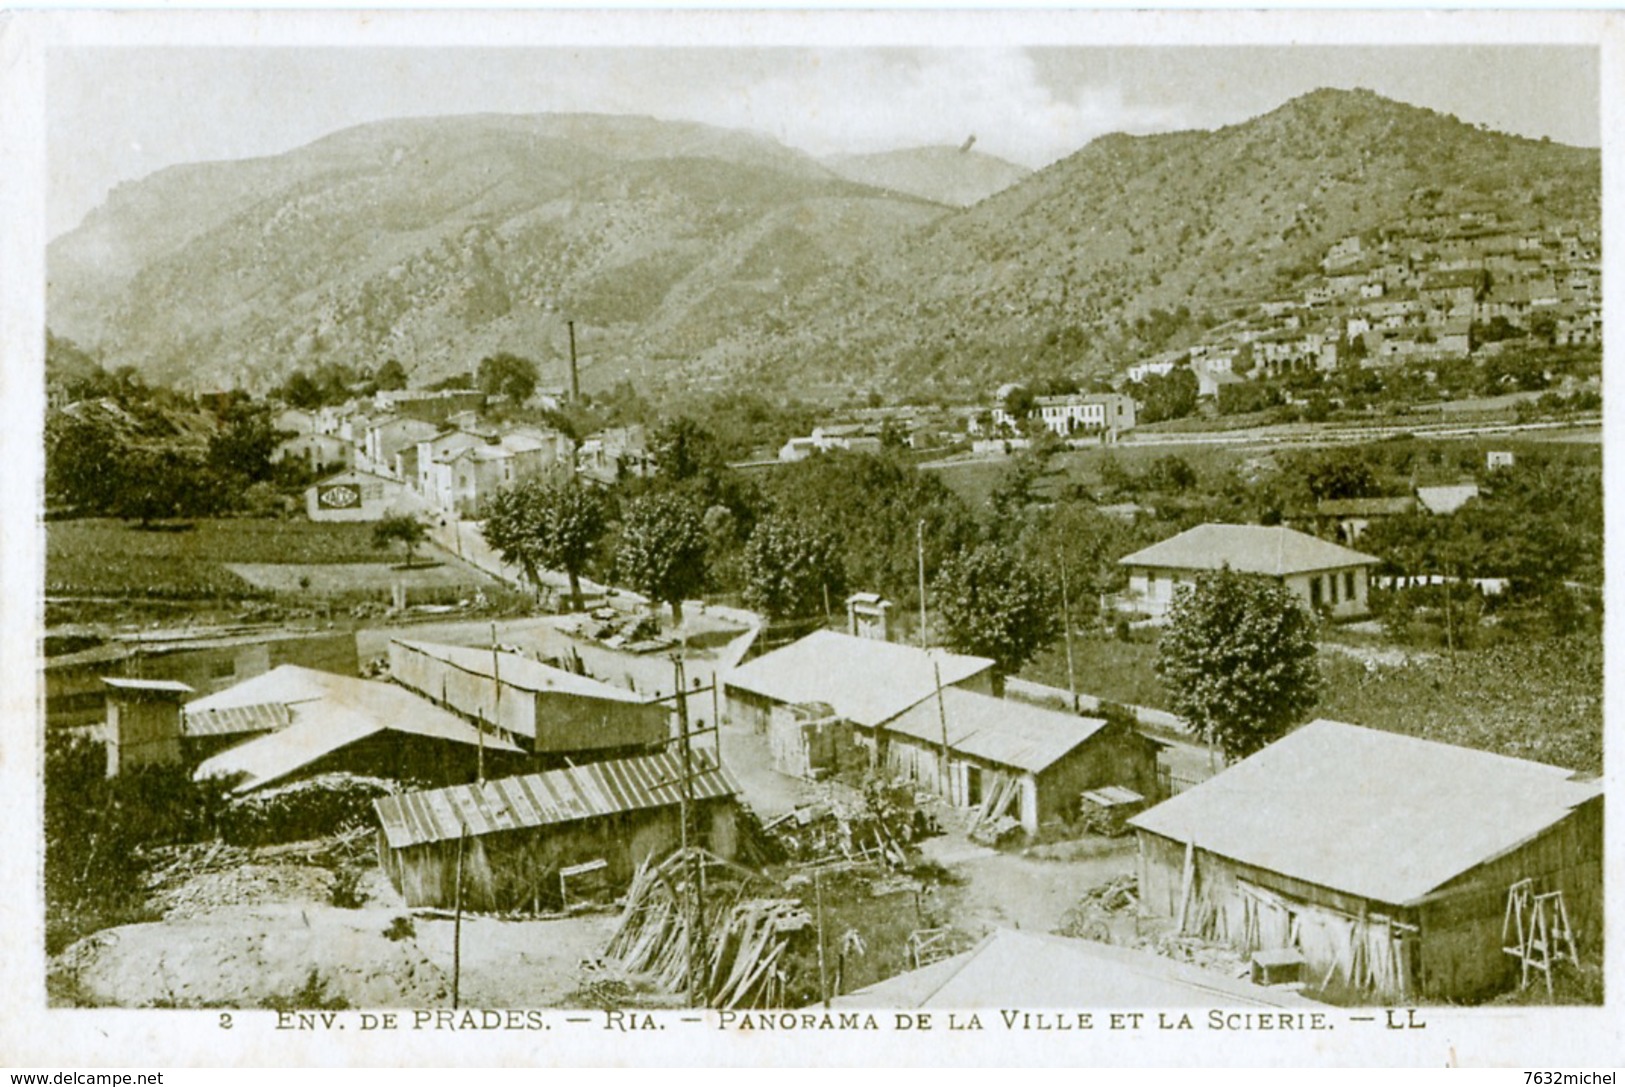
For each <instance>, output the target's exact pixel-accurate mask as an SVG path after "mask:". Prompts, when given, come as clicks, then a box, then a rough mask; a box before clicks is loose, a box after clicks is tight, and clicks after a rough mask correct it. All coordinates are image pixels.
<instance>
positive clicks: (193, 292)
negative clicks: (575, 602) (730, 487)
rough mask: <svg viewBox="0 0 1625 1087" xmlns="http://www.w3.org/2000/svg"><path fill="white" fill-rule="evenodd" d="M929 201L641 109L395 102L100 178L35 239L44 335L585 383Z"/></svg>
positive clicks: (149, 351) (265, 364)
mask: <svg viewBox="0 0 1625 1087" xmlns="http://www.w3.org/2000/svg"><path fill="white" fill-rule="evenodd" d="M945 211H946V209H945V208H943V207H942V206H940V205H937V204H934V203H930V202H927V201H925V200H922V199H920V198H918V197H913V196H907V195H902V194H898V193H895V192H886V191H882V190H879V189H876V188H873V187H871V186H867V185H862V184H859V183H856V182H853V181H849V180H846V179H844V178H842V177H839V176H837V175H836V174H835V173H834V172H832V171H830V170H829V169H828V168H827V167H825V166H823V165H821V164H819V163H818V162H817V161H816V160H814V159H813V158H811V157H810V156H807V155H804V154H802V153H800V152H796V151H792V150H790V149H788V148H786V147H783V146H782V145H779V144H777V143H774V142H773V141H771V140H767V139H764V138H762V137H758V136H754V135H750V134H746V133H741V132H733V131H729V130H725V129H717V128H712V127H709V126H705V125H698V124H687V123H673V122H662V121H655V120H651V119H648V118H639V117H609V116H596V115H542V116H529V117H509V116H487V115H481V116H471V117H441V118H425V119H409V120H399V121H389V122H381V123H377V124H370V125H364V126H361V127H358V128H353V129H348V130H345V131H343V132H339V133H335V134H334V135H331V136H328V137H326V138H324V139H321V140H318V141H316V142H315V143H312V144H310V145H308V146H306V147H303V148H300V149H297V150H295V151H292V152H289V153H287V154H283V155H277V156H272V157H268V158H262V159H256V160H251V161H246V162H217V163H203V164H197V165H188V166H179V167H173V168H171V169H167V170H164V171H161V172H159V173H157V174H154V175H153V176H151V177H148V178H146V179H143V180H141V181H138V182H133V183H127V184H124V185H121V186H119V187H118V188H117V189H115V190H114V191H113V192H112V193H111V194H110V195H109V197H108V199H107V201H106V202H105V203H104V204H103V205H102V206H101V207H99V208H98V209H96V210H95V211H94V212H93V213H92V214H90V215H89V216H87V217H86V219H85V221H84V222H83V223H82V224H81V225H80V226H79V227H78V228H77V229H75V230H73V231H71V232H69V233H68V234H66V235H64V236H62V237H60V238H58V239H57V240H56V241H55V242H53V243H52V244H51V246H50V248H49V250H48V252H47V263H48V287H47V306H48V316H49V322H50V326H51V331H52V333H53V334H55V335H58V336H64V337H67V338H70V339H72V340H73V341H74V342H76V343H78V344H80V345H82V346H84V347H86V348H89V349H94V350H96V351H98V352H99V353H100V355H101V357H102V358H103V361H104V362H105V363H106V364H107V365H108V366H109V367H117V366H121V365H131V366H135V367H137V368H138V369H140V370H141V371H142V372H143V373H145V374H146V375H147V376H148V377H149V378H150V379H157V380H163V381H168V382H172V383H178V384H182V385H186V386H191V387H195V388H208V387H218V386H222V385H231V384H240V385H243V386H244V387H248V388H264V387H266V386H268V385H270V384H272V383H274V382H275V381H276V380H277V379H279V378H280V377H282V376H284V375H286V374H287V373H288V372H289V371H291V370H292V369H294V368H296V367H301V366H313V365H316V364H319V363H321V362H324V361H339V362H345V363H348V364H351V365H370V366H375V365H378V364H381V363H382V362H384V361H385V360H386V359H388V358H392V357H393V358H398V359H399V360H400V361H401V362H402V363H403V364H404V365H405V366H406V367H407V369H408V371H409V373H411V375H412V378H413V380H414V382H415V383H418V382H423V381H427V380H429V379H432V378H436V377H442V376H445V375H447V374H449V373H451V372H454V371H463V370H467V369H469V368H471V367H472V366H473V365H474V364H475V363H476V362H477V361H478V359H479V358H480V357H482V356H483V355H485V354H489V353H491V352H494V351H498V350H510V351H514V352H515V353H519V354H524V355H528V356H530V357H533V358H537V359H538V361H541V362H543V363H544V364H545V365H546V366H547V367H549V372H548V373H546V374H544V380H546V379H547V377H549V376H552V377H558V378H562V374H563V357H564V353H565V350H566V349H565V348H564V346H563V345H564V343H565V329H564V322H565V319H566V318H567V317H568V318H571V319H573V320H575V322H576V324H577V332H578V337H579V339H580V341H581V349H582V351H583V353H584V355H585V356H586V358H585V362H586V371H587V373H588V375H589V379H590V377H591V375H592V373H593V370H594V367H595V366H596V367H597V368H598V369H599V370H600V371H602V372H603V373H604V374H606V375H607V374H609V373H611V372H612V371H615V370H616V369H617V368H618V367H619V368H625V369H627V370H628V372H632V370H633V369H634V368H635V367H636V366H638V365H648V364H649V362H650V360H654V361H655V362H658V360H659V359H661V358H666V357H672V356H679V355H684V354H687V353H692V352H694V351H696V350H698V349H700V348H703V347H707V346H709V345H711V344H713V343H714V342H716V340H717V339H718V338H719V337H720V336H721V335H722V334H723V332H725V331H726V330H727V329H728V328H730V327H732V326H733V325H735V324H737V323H739V322H740V321H742V320H743V319H744V318H745V317H746V316H754V315H756V314H758V313H760V312H761V311H763V310H764V309H765V308H767V307H770V306H772V305H773V304H775V303H776V302H777V301H778V300H779V299H780V298H782V297H783V296H784V295H785V294H786V293H793V292H796V291H799V290H800V289H802V288H803V286H804V285H805V284H807V283H809V282H811V281H812V280H813V279H815V278H817V276H818V275H820V274H822V273H823V272H825V271H826V270H828V269H829V268H830V267H832V266H837V265H840V264H842V263H844V262H845V261H847V260H850V259H851V258H853V257H854V256H855V255H857V254H858V253H859V252H861V251H863V250H864V249H866V248H867V247H869V246H872V245H880V244H885V243H886V242H887V241H888V240H889V239H891V238H892V237H894V236H896V235H898V234H900V233H904V232H907V231H910V230H912V229H915V228H917V227H919V226H922V225H924V224H926V223H928V222H930V221H931V220H933V219H935V218H937V217H938V216H940V215H942V214H944V213H945Z"/></svg>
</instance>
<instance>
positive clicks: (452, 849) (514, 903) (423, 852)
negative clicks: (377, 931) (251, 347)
mask: <svg viewBox="0 0 1625 1087" xmlns="http://www.w3.org/2000/svg"><path fill="white" fill-rule="evenodd" d="M690 758H691V764H690V773H689V776H690V780H691V784H690V786H689V788H690V797H691V799H692V803H693V811H692V814H691V816H690V833H691V835H692V836H693V837H692V838H691V840H690V843H689V844H691V845H700V846H703V847H704V848H706V849H709V850H710V851H711V852H712V853H714V854H716V855H717V856H719V857H722V858H723V859H732V858H733V857H734V856H736V855H737V853H738V836H739V832H740V827H739V825H738V823H737V821H736V820H737V815H738V812H739V804H738V801H737V799H736V797H737V795H738V793H739V785H738V784H737V783H736V782H735V781H734V779H733V775H731V774H730V773H729V772H728V771H727V770H726V769H725V768H723V767H722V766H721V765H720V764H719V762H718V761H717V758H716V756H715V755H713V754H711V753H709V752H704V751H695V752H693V753H692V755H691V756H690ZM683 777H684V771H683V760H682V757H681V756H680V755H679V754H678V753H677V752H664V753H662V754H659V755H644V756H638V757H635V758H628V759H614V760H609V761H605V762H594V763H589V764H587V765H585V766H574V767H569V768H567V769H563V770H548V771H544V772H542V773H539V774H525V775H521V776H518V777H509V778H498V779H495V780H488V781H484V782H478V783H475V784H470V785H459V786H455V787H452V788H448V789H434V790H429V791H425V792H409V793H401V794H399V795H396V796H387V797H381V798H379V799H378V800H375V801H374V802H373V806H374V808H375V809H376V811H377V813H378V822H379V836H378V857H379V862H380V864H381V865H382V866H383V869H384V871H385V872H387V873H388V874H389V879H390V882H391V883H393V884H394V885H395V888H396V889H397V890H398V891H400V893H401V894H402V896H404V898H405V899H406V904H407V905H408V906H438V907H450V906H452V905H454V903H455V902H456V898H457V868H458V862H457V855H458V851H459V848H461V850H462V851H463V860H462V868H463V899H462V901H463V905H464V907H465V908H466V909H472V910H515V909H518V910H524V909H529V910H536V909H540V908H542V907H547V906H555V907H556V906H557V905H559V904H560V902H561V900H562V898H563V892H562V889H561V885H560V872H561V871H562V870H565V869H570V868H584V867H592V866H595V865H598V864H599V862H602V868H603V871H604V875H605V877H606V879H607V883H608V885H609V886H610V887H611V888H613V889H615V890H619V889H621V888H624V887H625V886H626V885H627V884H628V883H629V882H630V881H631V879H632V874H633V873H634V872H635V871H636V870H637V867H638V865H639V864H641V863H643V862H644V861H645V860H648V859H650V858H659V857H662V856H664V855H666V854H667V853H669V852H671V851H672V850H674V849H676V848H677V847H678V846H679V845H680V844H681V843H682V840H683V833H682V820H681V814H680V813H681V810H682V801H683Z"/></svg>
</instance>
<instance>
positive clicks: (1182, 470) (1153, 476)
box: [1145, 453, 1196, 493]
mask: <svg viewBox="0 0 1625 1087" xmlns="http://www.w3.org/2000/svg"><path fill="white" fill-rule="evenodd" d="M1145 485H1146V486H1147V487H1149V488H1150V489H1151V490H1153V491H1162V492H1164V493H1174V492H1178V491H1187V490H1190V489H1191V488H1192V487H1194V486H1196V469H1194V468H1192V467H1191V465H1190V462H1189V461H1187V460H1186V459H1185V458H1184V457H1181V456H1178V455H1177V454H1174V453H1165V454H1163V455H1162V456H1160V457H1158V458H1157V459H1156V460H1154V461H1152V462H1151V466H1150V467H1149V468H1147V469H1146V472H1145Z"/></svg>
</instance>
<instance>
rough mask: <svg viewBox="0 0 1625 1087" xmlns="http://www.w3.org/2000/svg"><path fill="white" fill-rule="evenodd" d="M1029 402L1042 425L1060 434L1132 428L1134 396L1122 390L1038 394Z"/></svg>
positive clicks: (1065, 435) (1065, 436)
mask: <svg viewBox="0 0 1625 1087" xmlns="http://www.w3.org/2000/svg"><path fill="white" fill-rule="evenodd" d="M1033 403H1034V406H1035V407H1036V408H1037V410H1038V418H1039V419H1040V421H1042V422H1043V424H1044V426H1045V427H1046V428H1047V429H1049V430H1050V431H1051V432H1053V433H1055V434H1058V435H1060V436H1061V437H1063V438H1069V437H1071V436H1072V435H1074V434H1077V433H1080V432H1082V433H1090V434H1094V433H1101V432H1108V433H1113V434H1120V433H1122V432H1123V431H1126V430H1133V429H1134V408H1135V404H1134V398H1133V397H1132V396H1125V395H1123V394H1122V393H1079V394H1074V395H1071V396H1040V397H1037V398H1035V399H1034V401H1033ZM1000 410H1002V409H1000Z"/></svg>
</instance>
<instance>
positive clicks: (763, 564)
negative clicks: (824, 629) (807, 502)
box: [745, 514, 846, 619]
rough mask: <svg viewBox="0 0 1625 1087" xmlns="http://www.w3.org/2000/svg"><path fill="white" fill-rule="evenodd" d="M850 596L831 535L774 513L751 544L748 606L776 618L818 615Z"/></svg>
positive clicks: (758, 526) (747, 572)
mask: <svg viewBox="0 0 1625 1087" xmlns="http://www.w3.org/2000/svg"><path fill="white" fill-rule="evenodd" d="M845 592H846V572H845V570H844V569H842V566H841V556H840V546H839V544H838V543H837V542H836V540H835V537H834V536H833V535H832V534H831V533H830V532H828V531H827V530H825V529H823V528H820V527H817V526H815V525H812V524H810V523H808V522H806V521H803V520H800V519H799V518H793V517H789V516H786V515H784V514H771V515H769V516H767V517H764V518H763V519H762V520H761V521H759V522H757V524H756V529H755V531H754V532H752V533H751V534H750V540H749V541H747V542H746V544H745V603H746V604H747V605H749V606H750V607H752V608H755V609H756V610H757V611H760V612H762V613H764V614H765V615H767V616H769V617H770V618H774V619H789V618H798V617H800V616H806V615H816V614H817V613H818V611H819V609H821V608H822V607H823V606H824V604H825V602H826V601H827V600H828V599H829V598H830V597H832V596H833V597H836V598H840V597H842V596H844V595H845Z"/></svg>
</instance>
